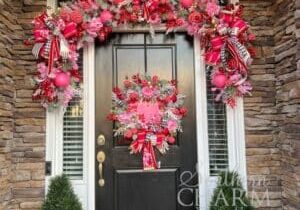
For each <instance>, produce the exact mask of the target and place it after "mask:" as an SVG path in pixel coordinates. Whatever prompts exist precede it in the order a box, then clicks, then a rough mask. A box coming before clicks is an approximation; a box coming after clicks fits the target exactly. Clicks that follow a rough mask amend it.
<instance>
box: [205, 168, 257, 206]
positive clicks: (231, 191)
mask: <svg viewBox="0 0 300 210" xmlns="http://www.w3.org/2000/svg"><path fill="white" fill-rule="evenodd" d="M210 210H254V207H253V206H252V205H251V203H250V200H249V198H248V197H247V194H246V191H245V190H244V189H243V186H242V182H241V180H240V178H239V175H238V173H237V172H229V171H226V172H222V173H221V174H220V176H219V181H218V185H217V187H216V189H215V190H214V193H213V196H212V200H211V202H210Z"/></svg>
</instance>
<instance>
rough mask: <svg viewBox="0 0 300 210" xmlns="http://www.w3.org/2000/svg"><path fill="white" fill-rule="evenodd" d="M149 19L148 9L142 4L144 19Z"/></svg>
mask: <svg viewBox="0 0 300 210" xmlns="http://www.w3.org/2000/svg"><path fill="white" fill-rule="evenodd" d="M149 17H150V12H149V9H148V7H147V5H146V3H144V19H146V20H149Z"/></svg>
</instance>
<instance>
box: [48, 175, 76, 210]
mask: <svg viewBox="0 0 300 210" xmlns="http://www.w3.org/2000/svg"><path fill="white" fill-rule="evenodd" d="M42 210H82V206H81V203H80V201H79V199H78V197H77V196H76V195H75V193H74V191H73V188H72V185H71V183H70V181H69V179H68V177H67V176H66V175H64V174H63V175H60V176H56V177H54V178H53V179H52V180H51V184H50V186H49V189H48V193H47V197H46V200H45V201H44V204H43V207H42Z"/></svg>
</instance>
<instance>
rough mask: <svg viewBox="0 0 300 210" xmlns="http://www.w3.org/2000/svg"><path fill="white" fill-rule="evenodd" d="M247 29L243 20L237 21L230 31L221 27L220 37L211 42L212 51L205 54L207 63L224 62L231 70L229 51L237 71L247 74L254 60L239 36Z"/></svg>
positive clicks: (216, 63)
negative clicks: (227, 53)
mask: <svg viewBox="0 0 300 210" xmlns="http://www.w3.org/2000/svg"><path fill="white" fill-rule="evenodd" d="M247 28H248V26H247V24H246V23H245V22H244V21H243V20H241V19H238V20H235V21H234V22H233V24H232V27H231V28H230V29H228V28H227V27H226V26H225V25H223V26H222V25H220V26H219V27H218V29H217V30H218V32H219V34H220V36H216V37H215V38H213V39H212V40H211V50H210V51H208V52H207V53H206V54H205V60H206V62H207V63H209V64H212V65H218V64H219V63H221V62H222V64H223V66H224V67H225V68H226V69H229V68H228V65H227V60H228V59H227V55H226V51H227V52H229V54H230V55H231V57H232V59H234V60H235V61H236V63H237V69H239V70H240V71H241V72H242V73H244V74H246V73H247V69H248V66H249V65H250V64H251V62H252V58H251V56H250V53H249V52H248V50H247V48H246V47H245V46H243V45H242V44H241V43H240V42H239V40H238V36H239V35H240V34H242V33H244V32H245V31H246V30H247Z"/></svg>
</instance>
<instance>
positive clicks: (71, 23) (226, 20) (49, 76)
mask: <svg viewBox="0 0 300 210" xmlns="http://www.w3.org/2000/svg"><path fill="white" fill-rule="evenodd" d="M242 15H243V7H242V6H241V5H238V4H236V5H228V6H225V7H221V6H219V5H218V4H217V2H216V0H180V1H177V0H150V1H144V0H102V1H98V2H95V1H93V0H77V1H72V2H68V3H64V4H63V5H62V7H61V8H58V9H57V10H56V11H55V12H54V13H53V14H51V15H48V14H47V13H46V12H44V13H42V14H41V15H39V16H38V17H36V18H35V19H34V21H33V24H34V29H33V35H34V36H33V38H32V39H30V40H27V41H26V43H27V44H34V45H33V50H32V52H33V54H34V55H35V57H36V58H37V59H38V73H37V76H36V77H35V78H34V81H35V82H36V87H35V91H34V93H33V99H34V100H40V101H41V103H42V105H43V106H44V107H49V106H51V107H57V106H64V107H66V106H68V103H69V101H70V100H71V99H72V98H73V96H74V95H75V94H76V93H77V92H79V91H80V83H81V80H82V77H81V75H80V72H79V67H78V58H79V53H78V52H79V50H80V49H81V48H82V47H83V46H85V45H87V44H88V43H92V42H93V41H94V40H95V39H98V40H100V41H102V42H104V41H106V40H108V38H109V34H110V33H111V32H112V29H113V28H117V27H121V26H122V27H134V26H136V25H142V26H147V27H149V32H150V33H151V34H152V36H155V28H157V27H158V26H160V27H161V26H163V27H164V28H165V29H166V33H170V32H176V31H177V30H179V29H180V30H185V31H187V34H188V35H190V36H194V37H196V38H198V39H199V40H200V43H201V47H202V49H203V56H204V60H205V63H206V65H208V66H211V68H212V69H213V71H212V73H211V83H212V86H213V91H215V92H216V93H217V94H216V95H217V97H216V100H217V101H222V102H223V103H226V104H228V105H229V106H231V107H235V104H236V98H237V97H243V96H244V95H246V94H250V91H251V89H252V87H251V84H250V83H249V82H248V71H249V66H250V65H251V62H252V57H253V56H254V55H255V50H254V48H253V47H252V45H251V42H253V41H254V40H255V35H254V34H253V33H251V32H250V30H249V25H248V24H247V23H246V22H245V21H244V20H243V17H242Z"/></svg>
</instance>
